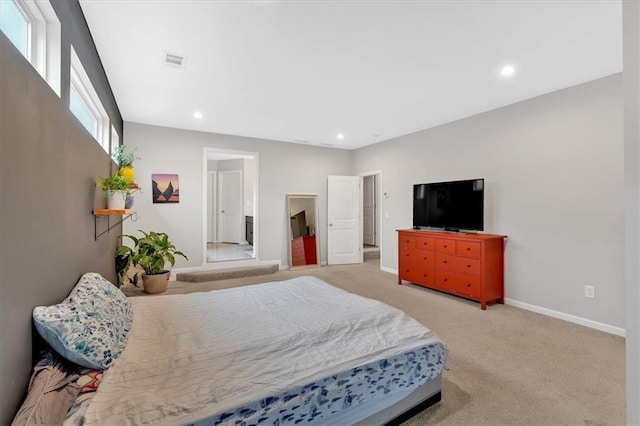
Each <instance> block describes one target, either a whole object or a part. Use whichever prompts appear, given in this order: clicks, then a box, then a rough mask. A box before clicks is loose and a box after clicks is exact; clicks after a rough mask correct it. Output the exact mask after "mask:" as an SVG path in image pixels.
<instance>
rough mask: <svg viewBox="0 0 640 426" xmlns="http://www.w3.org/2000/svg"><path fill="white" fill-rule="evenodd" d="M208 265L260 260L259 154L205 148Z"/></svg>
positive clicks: (206, 248) (206, 249) (206, 250)
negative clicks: (258, 213) (258, 211)
mask: <svg viewBox="0 0 640 426" xmlns="http://www.w3.org/2000/svg"><path fill="white" fill-rule="evenodd" d="M205 156H206V161H205V163H206V185H205V200H204V204H205V238H204V241H206V247H205V252H206V262H207V263H215V262H228V261H239V260H250V259H257V257H258V253H257V241H256V238H255V235H256V234H257V233H256V232H255V229H254V228H255V224H256V223H257V217H256V212H257V208H256V200H257V196H256V191H255V188H256V187H257V182H256V179H257V173H256V169H257V154H255V153H248V152H236V151H228V150H220V149H215V148H206V149H205Z"/></svg>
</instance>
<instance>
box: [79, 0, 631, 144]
mask: <svg viewBox="0 0 640 426" xmlns="http://www.w3.org/2000/svg"><path fill="white" fill-rule="evenodd" d="M80 3H81V5H82V9H83V11H84V14H85V16H86V18H87V22H88V24H89V28H90V29H91V33H92V35H93V38H94V40H95V43H96V45H97V47H98V52H99V54H100V57H101V59H102V62H103V64H104V67H105V70H106V73H107V76H108V78H109V81H110V82H111V86H112V89H113V91H114V94H115V97H116V100H117V102H118V106H119V107H120V110H121V112H122V115H123V117H124V119H125V120H126V121H134V122H140V123H148V124H155V125H160V126H168V127H176V128H183V129H192V130H201V131H208V132H215V133H225V134H231V135H241V136H251V137H257V138H265V139H274V140H281V141H288V142H295V141H298V142H300V141H306V142H307V143H310V144H317V145H320V144H331V145H335V146H336V147H339V148H347V149H351V148H357V147H361V146H365V145H369V144H372V143H376V142H380V141H383V140H386V139H390V138H394V137H397V136H400V135H404V134H407V133H411V132H414V131H417V130H421V129H425V128H428V127H432V126H436V125H439V124H443V123H446V122H450V121H453V120H456V119H460V118H463V117H467V116H470V115H474V114H477V113H480V112H483V111H487V110H490V109H494V108H497V107H500V106H503V105H508V104H511V103H514V102H517V101H521V100H524V99H527V98H531V97H534V96H538V95H541V94H544V93H548V92H551V91H554V90H557V89H560V88H564V87H568V86H573V85H576V84H579V83H583V82H586V81H589V80H593V79H596V78H599V77H603V76H606V75H610V74H614V73H617V72H620V71H622V14H621V2H620V1H616V0H605V1H594V0H589V1H508V0H504V1H500V0H492V1H357V0H353V1H209V0H80ZM166 52H171V53H177V54H181V55H185V56H186V57H187V62H186V68H185V69H176V68H172V67H169V66H167V65H165V64H164V56H165V53H166ZM505 64H512V65H513V66H515V68H516V73H515V74H514V75H513V76H512V77H510V78H504V77H501V76H500V69H501V68H502V66H504V65H505ZM195 111H200V112H202V114H203V118H202V119H200V120H198V119H196V118H194V117H193V113H194V112H195ZM338 133H342V134H344V139H343V140H337V138H336V135H337V134H338Z"/></svg>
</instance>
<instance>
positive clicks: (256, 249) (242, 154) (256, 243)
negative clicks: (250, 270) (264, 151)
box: [201, 146, 260, 269]
mask: <svg viewBox="0 0 640 426" xmlns="http://www.w3.org/2000/svg"><path fill="white" fill-rule="evenodd" d="M209 153H217V154H225V155H229V156H235V157H237V158H253V160H254V169H253V254H254V256H253V259H247V260H230V261H226V262H215V263H207V226H208V225H207V221H208V218H207V191H208V190H209V182H208V180H209V179H208V173H207V172H208V164H207V160H208V154H209ZM259 167H260V166H259V155H258V153H257V152H253V151H239V150H232V149H224V148H216V147H211V146H205V147H203V148H202V170H203V173H202V235H201V238H202V265H201V266H202V268H203V269H220V268H227V267H230V266H233V267H240V266H251V265H256V264H259V263H260V232H259V228H260V220H259V219H260V217H259V214H260V209H259V205H258V200H259V199H260V197H259V186H258V181H259V179H258V176H259V175H260V173H259Z"/></svg>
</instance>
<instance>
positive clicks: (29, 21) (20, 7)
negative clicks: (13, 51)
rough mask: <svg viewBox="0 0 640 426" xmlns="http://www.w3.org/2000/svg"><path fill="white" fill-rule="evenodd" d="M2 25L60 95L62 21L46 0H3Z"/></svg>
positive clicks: (1, 7) (0, 9)
mask: <svg viewBox="0 0 640 426" xmlns="http://www.w3.org/2000/svg"><path fill="white" fill-rule="evenodd" d="M0 29H1V30H2V32H4V33H5V34H6V35H7V37H8V38H9V40H11V42H12V43H13V44H14V45H15V46H16V48H17V49H18V50H19V51H20V53H22V54H23V55H24V57H25V58H27V60H28V61H29V62H30V63H31V65H33V67H34V68H35V69H36V70H37V71H38V73H39V74H40V75H41V76H42V78H44V79H45V80H46V81H47V83H49V86H51V88H52V89H53V91H54V92H56V93H57V94H58V96H60V21H59V20H58V17H57V15H56V13H55V12H54V10H53V7H51V4H50V3H49V2H48V1H46V0H0Z"/></svg>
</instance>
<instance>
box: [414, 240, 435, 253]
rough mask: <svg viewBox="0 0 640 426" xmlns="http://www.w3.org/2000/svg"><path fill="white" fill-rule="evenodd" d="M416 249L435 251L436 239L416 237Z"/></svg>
mask: <svg viewBox="0 0 640 426" xmlns="http://www.w3.org/2000/svg"><path fill="white" fill-rule="evenodd" d="M415 247H416V248H417V249H418V250H433V249H434V248H435V238H432V237H416V238H415Z"/></svg>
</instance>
